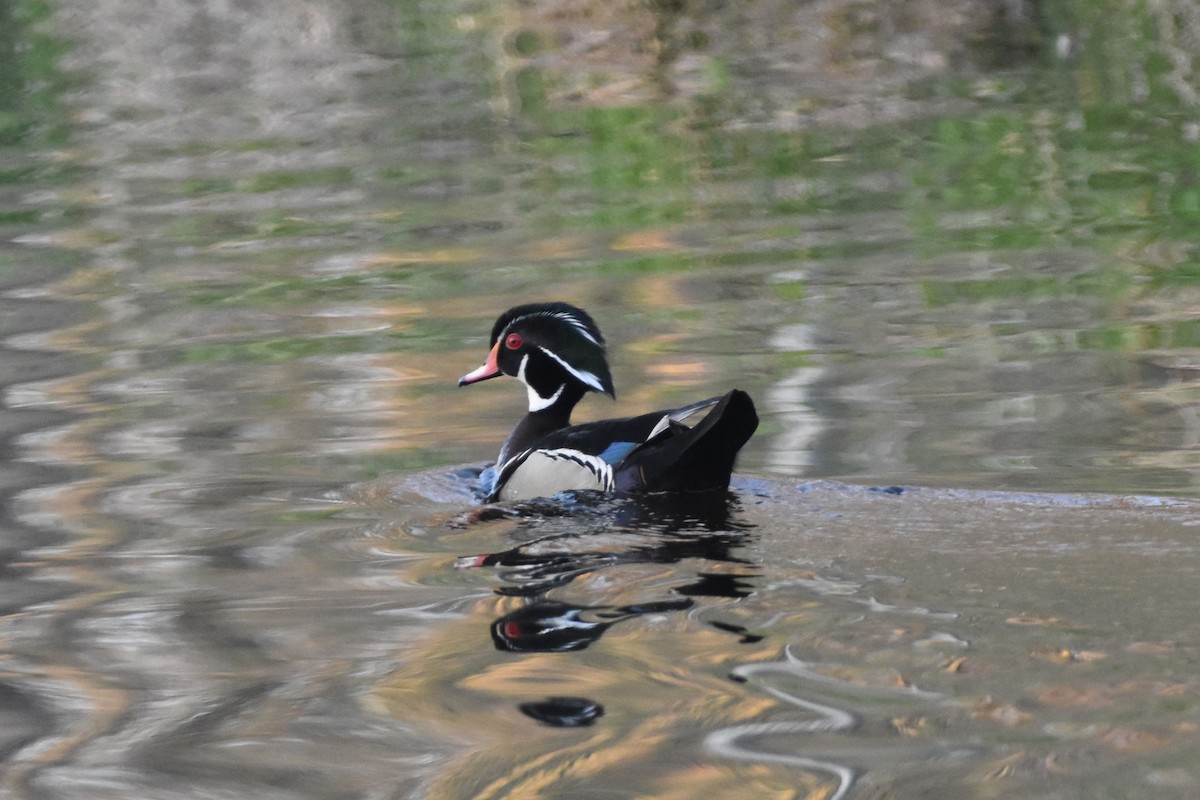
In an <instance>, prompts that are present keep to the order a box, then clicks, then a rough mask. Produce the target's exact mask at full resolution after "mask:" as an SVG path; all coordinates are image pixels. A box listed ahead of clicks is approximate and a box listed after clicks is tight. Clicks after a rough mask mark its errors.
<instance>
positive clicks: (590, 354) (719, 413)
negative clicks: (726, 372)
mask: <svg viewBox="0 0 1200 800" xmlns="http://www.w3.org/2000/svg"><path fill="white" fill-rule="evenodd" d="M491 346H492V349H491V351H490V352H489V353H488V356H487V359H486V360H485V361H484V363H483V366H481V367H479V369H477V370H475V371H474V372H469V373H467V374H466V375H464V376H462V378H460V379H459V381H458V385H459V386H466V385H467V384H471V383H478V382H479V381H485V380H488V379H489V378H495V377H497V376H499V375H510V376H512V377H514V378H517V379H519V380H520V381H521V382H522V383H524V384H525V388H526V390H527V391H528V393H529V413H527V414H526V415H525V417H524V418H523V419H522V420H521V421H520V423H518V424H517V427H516V428H515V429H514V430H513V432H512V433H511V434H510V435H509V437H508V440H507V441H506V442H505V443H504V446H503V447H502V448H500V455H499V457H498V458H497V459H496V465H495V467H494V469H493V470H492V475H491V479H490V485H489V486H488V487H487V488H488V495H487V498H486V502H489V503H491V502H495V501H497V500H504V501H511V500H524V499H530V498H534V497H550V496H553V495H555V494H557V493H559V492H564V491H570V490H586V489H593V490H600V491H609V492H612V491H615V492H622V493H641V492H675V491H710V490H714V489H725V488H727V487H728V486H729V474H730V472H731V471H732V470H733V462H734V459H735V457H736V456H737V453H738V451H739V450H740V449H741V448H742V445H744V444H745V443H746V441H747V440H748V439H749V438H750V436H751V434H753V433H754V430H755V428H757V427H758V415H757V414H756V413H755V411H754V402H753V401H752V400H751V399H750V396H749V395H748V394H746V393H745V392H743V391H741V390H739V389H734V390H733V391H731V392H729V393H728V394H725V395H722V396H720V397H711V398H709V399H707V400H701V401H700V402H698V403H692V404H691V405H687V406H683V407H681V408H671V409H665V410H662V411H654V412H651V413H649V414H642V415H641V416H637V417H626V418H623V419H607V420H601V421H598V422H589V423H585V424H583V425H571V410H572V409H573V408H575V404H576V403H578V402H579V401H580V400H581V399H582V398H583V396H584V395H585V394H587V393H588V392H600V393H602V394H606V395H608V396H609V397H612V398H614V399H615V398H616V391H615V390H614V389H613V384H612V376H611V375H610V374H609V371H608V361H607V359H606V358H605V351H604V337H603V336H602V335H601V334H600V329H599V328H598V327H596V323H595V322H593V321H592V318H591V317H590V316H588V314H587V312H586V311H584V310H583V309H581V308H576V307H575V306H572V305H569V304H567V303H531V304H529V305H522V306H517V307H515V308H510V309H509V310H508V311H505V312H504V313H503V314H501V315H500V318H499V319H497V320H496V324H495V325H493V326H492V337H491ZM704 410H708V413H707V415H705V416H704V418H703V419H702V420H700V421H699V422H698V423H696V424H695V425H694V426H692V427H690V428H689V427H688V426H686V425H684V424H683V421H684V420H686V419H688V418H689V417H692V416H694V415H695V414H698V413H699V412H701V411H704Z"/></svg>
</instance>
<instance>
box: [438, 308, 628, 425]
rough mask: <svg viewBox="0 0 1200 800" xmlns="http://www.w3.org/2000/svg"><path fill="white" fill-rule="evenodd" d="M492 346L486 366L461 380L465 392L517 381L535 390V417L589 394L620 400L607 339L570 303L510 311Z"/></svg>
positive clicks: (498, 325)
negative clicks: (493, 381) (501, 379)
mask: <svg viewBox="0 0 1200 800" xmlns="http://www.w3.org/2000/svg"><path fill="white" fill-rule="evenodd" d="M491 345H492V349H491V352H489V353H488V356H487V359H486V360H485V361H484V362H483V366H481V367H480V368H479V369H477V370H475V371H474V372H469V373H467V374H466V375H463V376H462V377H461V378H459V380H458V385H459V386H466V385H467V384H470V383H478V382H479V381H485V380H487V379H488V378H495V377H497V376H499V375H511V376H512V377H514V378H518V379H520V381H521V382H522V383H524V384H525V387H526V388H527V389H528V390H529V410H530V411H531V412H533V411H541V410H543V409H547V408H550V407H551V406H554V405H556V404H559V403H560V402H562V401H565V402H569V403H570V405H574V404H575V402H576V401H578V399H579V398H580V397H582V396H583V395H584V393H585V392H603V393H604V394H607V395H608V396H609V397H616V392H615V391H614V390H613V385H612V376H611V375H610V374H609V371H608V361H607V359H606V358H605V356H604V337H603V336H602V335H601V334H600V329H599V328H597V327H596V323H595V322H593V321H592V318H591V317H590V316H588V313H587V312H586V311H584V310H583V309H581V308H576V307H575V306H573V305H569V304H567V303H530V304H528V305H523V306H517V307H515V308H510V309H509V310H508V311H505V312H504V313H503V314H501V315H500V318H499V319H497V320H496V324H495V325H493V326H492V338H491ZM568 411H569V406H568Z"/></svg>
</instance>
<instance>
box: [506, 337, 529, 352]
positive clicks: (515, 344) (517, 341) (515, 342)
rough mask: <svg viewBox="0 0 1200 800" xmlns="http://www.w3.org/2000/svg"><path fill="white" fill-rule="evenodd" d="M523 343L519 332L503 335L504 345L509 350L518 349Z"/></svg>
mask: <svg viewBox="0 0 1200 800" xmlns="http://www.w3.org/2000/svg"><path fill="white" fill-rule="evenodd" d="M523 344H525V342H524V341H522V340H521V334H519V333H510V334H509V335H508V336H506V337H504V346H505V347H507V348H508V349H509V350H520V349H521V345H523Z"/></svg>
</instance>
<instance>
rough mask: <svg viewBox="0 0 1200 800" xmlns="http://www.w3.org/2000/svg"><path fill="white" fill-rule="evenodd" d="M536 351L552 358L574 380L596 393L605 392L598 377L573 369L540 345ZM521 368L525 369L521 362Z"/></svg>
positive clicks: (585, 371)
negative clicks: (573, 377)
mask: <svg viewBox="0 0 1200 800" xmlns="http://www.w3.org/2000/svg"><path fill="white" fill-rule="evenodd" d="M538 350H541V351H542V352H543V353H545V354H546V355H548V356H550V357H551V358H553V359H554V360H555V361H557V362H558V363H559V364H561V365H562V368H563V369H565V370H566V371H567V372H569V373H571V374H572V375H574V376H575V377H576V378H579V380H581V381H583V382H584V383H586V384H587V385H588V386H590V387H592V388H593V389H595V390H596V391H597V392H603V391H605V388H604V384H602V383H601V382H600V379H599V378H598V377H596V376H595V375H593V374H592V373H590V372H588V371H587V370H582V369H575V367H572V366H571V365H570V364H568V363H567V362H566V361H563V360H562V359H561V358H559V357H558V356H557V355H555V354H554V353H553V352H551V351H549V350H547V349H546V348H544V347H542V346H541V345H538ZM526 358H528V356H526ZM521 368H522V369H524V368H525V363H524V362H521Z"/></svg>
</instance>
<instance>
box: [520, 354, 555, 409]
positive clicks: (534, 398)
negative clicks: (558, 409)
mask: <svg viewBox="0 0 1200 800" xmlns="http://www.w3.org/2000/svg"><path fill="white" fill-rule="evenodd" d="M528 364H529V353H526V354H525V355H523V356H521V365H520V366H519V367H517V378H518V379H519V380H520V381H521V383H523V384H525V391H526V392H527V393H528V394H529V410H530V411H531V412H533V411H541V410H542V409H544V408H549V407H550V406H552V405H554V404H555V403H556V402H557V401H558V398H559V397H561V396H562V393H563V389H566V388H567V385H566V384H565V383H564V384H562V385H560V386H559V387H558V390H557V391H556V392H555V393H554V394H552V395H550V396H549V397H542V396H541V395H540V394H538V393H537V392H536V391H534V389H533V387H532V386H530V385H529V382H528V381H526V380H525V367H526V365H528Z"/></svg>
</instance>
